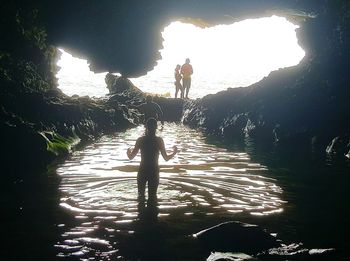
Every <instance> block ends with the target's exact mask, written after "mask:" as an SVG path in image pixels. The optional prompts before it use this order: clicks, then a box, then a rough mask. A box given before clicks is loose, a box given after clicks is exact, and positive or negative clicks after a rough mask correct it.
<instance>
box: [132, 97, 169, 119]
mask: <svg viewBox="0 0 350 261" xmlns="http://www.w3.org/2000/svg"><path fill="white" fill-rule="evenodd" d="M137 108H138V110H139V111H141V112H142V113H143V114H144V116H145V123H146V122H147V120H148V119H149V118H155V119H156V120H162V117H163V111H162V109H161V108H160V106H159V105H158V104H157V103H155V102H154V101H153V97H152V96H150V95H148V96H147V97H146V103H142V104H141V105H139V106H138V107H137Z"/></svg>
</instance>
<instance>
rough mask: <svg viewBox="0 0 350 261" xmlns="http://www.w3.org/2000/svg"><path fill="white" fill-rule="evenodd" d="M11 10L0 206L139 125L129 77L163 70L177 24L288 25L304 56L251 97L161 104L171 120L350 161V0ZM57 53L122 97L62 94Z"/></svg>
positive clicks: (53, 5)
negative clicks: (115, 76)
mask: <svg viewBox="0 0 350 261" xmlns="http://www.w3.org/2000/svg"><path fill="white" fill-rule="evenodd" d="M1 3H2V7H1V10H0V14H1V16H0V20H1V23H0V28H1V30H0V36H1V38H0V39H1V43H0V86H1V88H0V102H1V107H0V115H1V122H0V130H1V134H2V137H3V140H2V148H3V151H4V152H5V153H3V155H2V156H1V165H2V168H3V170H4V171H2V175H3V176H4V179H3V181H4V184H5V187H6V188H5V189H4V190H3V191H2V193H3V196H4V197H2V198H6V197H8V195H14V194H15V193H16V192H14V191H12V190H11V189H13V188H14V186H15V185H14V184H15V183H16V181H17V180H23V179H31V180H36V181H31V182H32V183H33V184H34V185H33V187H34V189H33V190H36V189H37V188H38V187H40V184H41V183H40V182H41V179H42V175H38V173H42V172H44V173H45V171H46V169H47V166H48V164H49V163H52V162H53V161H54V160H62V159H64V158H65V157H66V156H67V155H68V154H69V153H70V152H71V151H72V149H74V148H81V146H84V144H86V143H89V142H90V143H91V142H93V141H94V140H96V138H98V137H100V136H101V135H103V134H108V133H114V132H116V131H124V130H126V129H127V128H130V127H134V126H136V125H138V124H140V119H139V115H138V114H137V113H136V112H135V111H134V110H133V109H132V106H133V105H135V104H138V103H139V102H140V99H143V97H144V95H143V94H142V93H140V92H139V91H138V90H137V89H135V88H134V86H133V85H132V83H130V82H129V81H128V79H127V78H128V77H137V76H140V75H143V74H145V73H146V72H147V71H150V70H151V69H152V68H153V67H154V66H155V63H156V61H157V60H158V59H159V58H160V57H159V55H160V54H159V50H161V48H162V37H161V31H162V30H163V28H164V27H165V26H166V25H168V24H169V23H170V22H171V21H175V20H181V21H184V22H188V23H193V24H195V25H197V26H202V27H206V26H212V25H216V24H230V23H233V22H236V21H240V20H243V19H246V18H258V17H266V16H271V15H273V14H274V15H279V16H283V17H286V18H287V19H289V20H290V21H292V22H295V23H297V24H298V25H299V26H300V28H299V29H298V30H297V36H298V39H299V44H300V45H301V47H302V48H303V49H304V50H305V52H306V56H305V57H304V59H303V60H302V61H301V63H300V64H299V65H298V66H295V67H291V68H285V69H282V70H278V71H275V72H272V73H271V74H270V75H269V76H268V77H266V78H264V79H263V80H261V81H260V82H258V83H255V84H253V85H251V86H249V87H245V88H234V89H228V90H227V91H222V92H219V93H217V94H215V95H209V96H205V97H203V98H201V99H198V100H193V101H192V100H188V101H183V100H175V99H165V98H159V100H157V102H159V104H161V105H163V106H164V107H166V108H167V109H165V112H164V113H165V115H166V117H167V120H169V121H180V120H181V119H182V121H183V123H184V124H185V125H187V126H190V127H193V128H200V129H201V130H204V131H205V132H206V133H207V134H210V135H216V136H219V137H220V138H223V139H225V140H226V141H227V142H235V141H237V140H242V139H244V138H246V137H247V136H249V137H250V138H252V139H254V140H255V141H256V142H257V143H268V144H273V146H281V147H286V146H288V147H295V148H297V150H299V151H301V150H303V151H319V152H321V153H328V154H331V155H334V156H335V157H340V158H342V159H344V160H348V159H346V158H349V157H350V145H349V135H350V122H349V117H350V103H349V100H350V88H349V82H350V74H349V72H348V70H349V69H348V68H349V67H350V64H349V63H350V59H349V58H350V49H349V48H348V46H349V44H350V22H349V21H350V2H349V1H347V0H332V1H329V0H309V1H301V0H285V1H280V0H265V1H260V0H249V1H236V0H218V1H211V0H202V1H198V0H177V1H171V0H169V1H168V0H155V1H143V0H131V1H113V0H102V1H83V0H76V1H67V0H64V1H39V0H33V1H19V0H14V1H6V0H5V1H2V2H1ZM57 47H63V48H65V50H67V51H68V52H70V53H72V54H74V55H75V56H77V57H81V58H84V59H87V60H88V61H89V63H90V64H91V66H90V67H91V69H92V70H93V71H94V72H105V71H111V72H120V73H121V74H122V75H123V77H120V78H119V80H118V82H117V88H118V89H119V91H120V92H119V93H117V94H115V95H113V96H111V97H110V98H109V99H107V100H106V99H104V100H95V99H91V98H88V97H68V96H66V95H64V94H63V93H62V92H61V91H60V90H59V89H58V88H57V79H56V78H55V75H56V72H57V70H58V68H57V66H56V63H57V59H58V58H59V55H58V52H57ZM34 177H35V178H34ZM17 192H18V191H17ZM9 208H10V209H9V213H10V211H12V210H13V209H11V206H10V207H9ZM5 212H6V211H5ZM9 215H10V217H12V216H11V214H9Z"/></svg>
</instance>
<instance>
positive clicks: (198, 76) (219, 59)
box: [57, 16, 305, 98]
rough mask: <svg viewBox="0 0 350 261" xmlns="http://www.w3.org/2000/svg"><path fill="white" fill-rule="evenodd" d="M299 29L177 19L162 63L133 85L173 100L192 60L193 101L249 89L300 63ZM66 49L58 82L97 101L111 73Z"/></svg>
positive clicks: (280, 20) (168, 30)
mask: <svg viewBox="0 0 350 261" xmlns="http://www.w3.org/2000/svg"><path fill="white" fill-rule="evenodd" d="M297 28H298V25H295V24H293V23H291V22H290V21H288V20H287V19H286V18H284V17H279V16H271V17H264V18H259V19H246V20H243V21H240V22H236V23H233V24H228V25H215V26H211V27H204V28H201V27H198V26H196V25H194V24H189V23H183V22H180V21H174V22H171V23H170V24H169V25H168V26H166V27H165V28H164V30H163V32H162V37H163V49H161V50H160V54H161V59H160V60H158V61H157V65H156V66H155V67H154V68H153V70H151V71H149V72H147V74H146V75H144V76H141V77H138V78H131V81H132V82H133V83H134V84H135V85H136V86H137V87H139V88H140V89H141V90H142V91H145V92H148V93H154V94H160V95H164V96H168V97H170V96H173V93H174V69H175V66H176V65H177V64H180V65H181V64H183V63H184V62H185V59H186V58H187V57H188V58H190V59H191V64H192V66H193V68H194V74H193V77H192V87H191V91H190V95H189V96H190V98H201V97H203V96H205V95H207V94H214V93H217V92H219V91H222V90H226V89H227V88H235V87H246V86H249V85H251V84H254V83H255V82H258V81H260V80H261V79H263V78H264V77H266V76H268V75H269V73H270V72H271V71H275V70H278V69H280V68H285V67H290V66H295V65H297V64H299V62H300V61H301V60H302V59H303V57H304V56H305V52H304V50H303V49H302V48H301V47H300V46H299V44H298V39H297V35H296V29H297ZM61 51H62V56H61V58H60V60H59V61H58V65H59V66H60V68H61V69H60V70H59V72H58V73H57V78H58V83H59V88H60V89H62V91H63V92H64V93H66V94H67V95H74V94H77V95H79V96H84V95H88V96H96V97H101V96H104V95H106V94H107V93H108V89H107V88H106V84H105V81H104V79H105V75H106V73H107V72H105V73H98V74H95V73H93V72H92V71H90V69H89V63H88V62H87V61H86V60H82V59H78V58H75V57H73V56H72V55H70V54H69V53H67V52H65V51H64V50H63V49H61ZM114 74H116V75H118V73H114Z"/></svg>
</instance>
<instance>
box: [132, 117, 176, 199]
mask: <svg viewBox="0 0 350 261" xmlns="http://www.w3.org/2000/svg"><path fill="white" fill-rule="evenodd" d="M156 130H157V120H156V119H154V118H150V119H148V120H147V122H146V133H145V135H144V136H141V137H139V138H138V139H137V140H136V143H135V146H134V148H128V150H127V152H126V154H127V156H128V158H129V159H130V160H132V159H133V158H135V156H136V155H137V153H138V152H139V150H141V163H140V167H139V171H138V173H137V191H138V200H139V201H140V202H144V200H145V189H146V184H147V186H148V203H149V204H155V203H157V189H158V185H159V165H158V159H159V152H160V153H161V154H162V156H163V158H164V159H165V160H166V161H168V160H170V159H171V158H173V157H174V156H175V154H176V153H178V148H177V147H176V146H173V152H172V153H171V154H169V155H168V154H167V152H166V151H165V146H164V141H163V139H162V138H161V137H157V136H156Z"/></svg>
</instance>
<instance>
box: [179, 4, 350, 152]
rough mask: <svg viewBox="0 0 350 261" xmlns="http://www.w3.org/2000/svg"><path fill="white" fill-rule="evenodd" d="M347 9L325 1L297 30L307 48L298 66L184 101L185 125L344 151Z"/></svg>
mask: <svg viewBox="0 0 350 261" xmlns="http://www.w3.org/2000/svg"><path fill="white" fill-rule="evenodd" d="M349 10H350V9H349V3H348V2H346V1H334V2H333V1H330V2H328V3H327V5H326V6H325V7H324V10H323V12H322V13H320V14H319V15H318V16H317V17H316V18H314V19H311V20H308V21H306V22H305V23H304V24H303V25H302V26H301V28H300V29H299V30H298V37H299V39H301V41H300V43H301V45H302V47H303V48H304V49H305V50H306V52H307V55H306V57H305V58H304V60H303V61H302V62H301V63H300V64H299V65H298V66H296V67H292V68H286V69H280V70H278V71H276V72H272V73H271V74H270V75H269V76H268V77H267V78H265V79H263V80H262V81H260V82H258V83H256V84H254V85H252V86H250V87H247V88H238V89H228V90H227V91H224V92H221V93H218V94H216V95H208V96H206V97H204V98H203V99H201V100H197V101H193V102H189V103H187V104H186V110H185V116H184V123H185V124H188V125H190V126H192V127H200V128H203V129H205V130H206V131H207V132H209V133H214V134H218V135H223V136H224V137H226V138H228V139H231V140H232V139H233V140H239V139H242V138H243V137H245V136H249V137H252V138H255V139H256V141H262V142H275V143H277V144H288V146H290V145H300V144H307V145H309V146H313V147H317V148H319V149H321V150H323V151H326V148H327V145H328V149H327V152H329V153H339V154H342V155H345V154H347V152H348V151H349V146H350V145H349V134H350V122H349V120H348V119H349V118H350V103H349V99H350V89H349V82H350V77H349V74H348V73H347V70H348V69H347V68H349V61H350V60H349V58H350V55H349V49H348V48H347V46H348V45H349V44H350V33H349V32H350V24H349V18H350V15H349V14H350V11H349ZM336 137H337V138H336ZM335 138H336V140H334V139H335ZM332 141H334V142H332ZM333 143H335V145H334V146H332V144H333Z"/></svg>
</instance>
